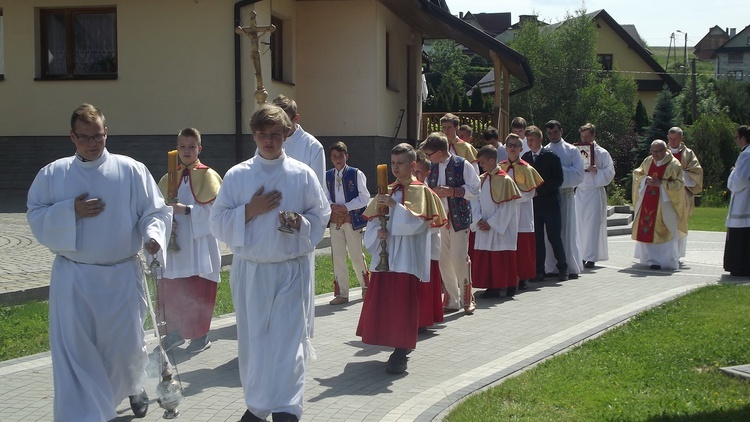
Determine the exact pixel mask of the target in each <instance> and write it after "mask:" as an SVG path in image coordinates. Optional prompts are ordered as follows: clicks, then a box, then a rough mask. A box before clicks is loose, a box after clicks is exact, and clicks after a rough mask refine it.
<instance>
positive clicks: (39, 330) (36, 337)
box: [0, 255, 370, 361]
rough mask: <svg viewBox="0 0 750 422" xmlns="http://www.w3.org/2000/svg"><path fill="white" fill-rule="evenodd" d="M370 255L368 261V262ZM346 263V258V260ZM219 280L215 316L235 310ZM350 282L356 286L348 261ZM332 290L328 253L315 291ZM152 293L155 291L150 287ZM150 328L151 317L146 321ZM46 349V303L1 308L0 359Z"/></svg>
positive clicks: (320, 260) (318, 264)
mask: <svg viewBox="0 0 750 422" xmlns="http://www.w3.org/2000/svg"><path fill="white" fill-rule="evenodd" d="M369 259H370V257H369V255H368V256H367V260H368V262H369ZM347 262H348V261H347ZM221 280H222V282H221V283H219V288H218V291H217V293H216V306H215V307H214V316H220V315H225V314H230V313H232V312H234V305H233V304H232V291H231V289H230V287H229V273H228V272H226V271H225V272H222V273H221ZM349 281H350V283H349V285H350V287H359V284H358V283H357V279H356V277H355V276H354V270H353V269H352V267H351V263H349ZM332 291H333V262H332V261H331V257H330V256H328V255H320V256H317V257H316V258H315V294H316V295H319V294H323V293H330V292H332ZM151 294H152V295H153V294H154V290H153V287H151ZM146 326H147V327H151V326H152V325H151V321H150V318H148V320H147V322H146ZM48 350H49V307H48V303H47V302H46V301H45V302H31V303H27V304H25V305H20V306H9V307H0V361H4V360H8V359H14V358H18V357H22V356H28V355H33V354H35V353H41V352H46V351H48Z"/></svg>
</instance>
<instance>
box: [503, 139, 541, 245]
mask: <svg viewBox="0 0 750 422" xmlns="http://www.w3.org/2000/svg"><path fill="white" fill-rule="evenodd" d="M524 139H525V138H524ZM508 176H510V178H511V179H512V178H513V168H512V167H511V168H508ZM534 196H536V189H532V190H530V191H528V192H523V191H521V197H520V198H518V199H516V201H515V202H516V203H517V204H518V232H519V233H534V201H533V199H534Z"/></svg>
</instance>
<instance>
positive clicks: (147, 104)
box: [0, 0, 234, 136]
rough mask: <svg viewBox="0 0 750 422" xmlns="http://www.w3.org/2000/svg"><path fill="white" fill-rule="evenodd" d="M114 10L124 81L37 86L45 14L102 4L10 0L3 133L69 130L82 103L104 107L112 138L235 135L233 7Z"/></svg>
mask: <svg viewBox="0 0 750 422" xmlns="http://www.w3.org/2000/svg"><path fill="white" fill-rule="evenodd" d="M106 4H107V5H114V6H116V7H117V39H118V65H119V66H118V79H117V80H111V81H35V80H34V78H35V77H36V76H38V75H37V71H36V68H37V60H38V59H37V50H38V47H37V44H38V40H37V35H36V34H37V29H36V28H37V24H36V20H37V18H36V16H37V12H36V10H37V8H42V7H44V8H46V7H68V6H89V5H90V6H100V5H102V2H101V1H96V0H94V1H92V0H75V1H70V0H46V1H37V0H9V1H5V2H3V4H2V8H3V15H4V26H5V27H4V33H5V80H4V81H0V109H2V110H3V113H0V135H1V136H44V135H59V134H61V133H62V134H64V133H66V132H67V130H68V119H69V116H70V113H71V112H72V110H73V109H74V108H75V107H76V106H78V105H79V104H81V103H83V102H90V103H93V104H95V105H97V106H98V107H99V108H101V109H102V111H103V112H104V113H105V115H106V116H107V123H108V126H109V128H110V133H112V134H123V133H126V134H134V135H135V134H154V135H158V134H171V133H176V132H177V131H178V130H179V129H181V128H183V127H185V126H189V125H190V126H195V127H197V128H199V129H200V130H201V131H202V132H204V133H232V132H234V83H233V80H234V76H233V75H234V70H233V69H234V67H233V66H234V65H233V63H234V57H233V37H234V32H233V4H234V1H232V0H211V1H198V2H194V1H186V0H159V1H154V0H111V1H109V2H107V3H106ZM6 110H12V112H8V111H6Z"/></svg>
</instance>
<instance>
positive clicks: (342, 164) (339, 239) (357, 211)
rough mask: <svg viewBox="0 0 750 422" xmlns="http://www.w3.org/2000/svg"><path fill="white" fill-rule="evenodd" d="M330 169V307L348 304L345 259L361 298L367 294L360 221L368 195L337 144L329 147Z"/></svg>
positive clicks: (343, 147) (361, 175) (362, 223)
mask: <svg viewBox="0 0 750 422" xmlns="http://www.w3.org/2000/svg"><path fill="white" fill-rule="evenodd" d="M330 150H331V162H332V163H333V167H334V168H332V169H330V170H328V171H327V172H326V188H327V189H326V197H327V198H328V202H329V203H330V204H331V223H330V225H329V227H330V233H331V256H332V258H333V274H334V280H333V284H334V295H335V297H334V298H333V300H331V301H330V302H329V304H330V305H342V304H345V303H348V302H349V266H348V265H347V264H346V255H347V252H348V254H349V259H351V261H352V266H353V267H354V273H355V274H356V276H357V280H358V281H359V285H360V287H362V298H364V296H365V292H366V290H367V279H368V278H369V276H370V275H369V273H368V271H367V263H366V262H365V255H364V254H363V253H362V229H363V228H364V227H365V225H366V224H367V221H366V220H365V219H364V218H363V217H362V212H363V211H364V210H365V207H366V206H367V203H368V202H369V201H370V192H369V191H368V190H367V178H366V177H365V174H364V173H362V172H361V171H359V169H357V168H356V167H351V166H349V165H347V164H346V161H347V160H348V159H349V150H348V148H347V147H346V144H345V143H344V142H342V141H338V142H336V143H335V144H333V145H331V148H330Z"/></svg>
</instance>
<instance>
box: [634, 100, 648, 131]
mask: <svg viewBox="0 0 750 422" xmlns="http://www.w3.org/2000/svg"><path fill="white" fill-rule="evenodd" d="M648 125H649V119H648V112H647V111H646V106H644V105H643V101H641V100H638V104H636V106H635V116H633V129H634V130H635V132H636V133H637V134H639V135H642V134H643V133H645V131H646V128H647V127H648Z"/></svg>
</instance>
